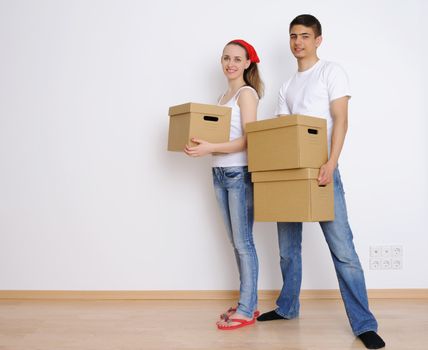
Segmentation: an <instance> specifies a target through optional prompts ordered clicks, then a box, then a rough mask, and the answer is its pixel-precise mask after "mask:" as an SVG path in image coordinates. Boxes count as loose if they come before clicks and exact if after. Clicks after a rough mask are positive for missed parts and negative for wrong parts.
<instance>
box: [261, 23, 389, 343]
mask: <svg viewBox="0 0 428 350" xmlns="http://www.w3.org/2000/svg"><path fill="white" fill-rule="evenodd" d="M321 42H322V36H321V24H320V22H319V21H318V20H317V19H316V18H315V17H314V16H311V15H300V16H298V17H296V18H295V19H294V20H293V21H292V22H291V23H290V49H291V52H292V53H293V55H294V56H295V57H296V59H297V64H298V71H297V72H296V73H295V75H294V76H293V77H292V78H291V79H290V80H288V81H287V82H286V83H285V84H284V85H283V86H282V88H281V90H280V93H279V103H278V109H277V113H276V114H278V115H280V114H304V115H311V116H317V117H322V118H325V119H327V135H328V145H329V158H328V161H327V163H325V164H324V165H322V166H321V168H320V172H319V177H318V182H319V184H320V185H326V184H329V183H331V182H334V206H335V220H334V221H325V222H320V225H321V228H322V231H323V233H324V236H325V239H326V241H327V244H328V247H329V249H330V252H331V256H332V258H333V262H334V266H335V269H336V274H337V278H338V281H339V287H340V292H341V295H342V299H343V302H344V304H345V309H346V313H347V315H348V318H349V322H350V324H351V327H352V331H353V332H354V334H355V335H356V336H357V337H359V338H360V339H361V340H362V342H363V343H364V345H365V346H366V347H367V348H368V349H379V348H382V347H384V346H385V343H384V341H383V340H382V338H381V337H380V336H379V335H378V334H377V333H376V332H377V322H376V319H375V317H374V316H373V314H372V313H371V312H370V310H369V306H368V298H367V290H366V286H365V281H364V273H363V270H362V268H361V264H360V261H359V258H358V255H357V253H356V251H355V247H354V244H353V241H352V240H353V236H352V231H351V229H350V227H349V224H348V218H347V211H346V204H345V198H344V192H343V187H342V182H341V179H340V174H339V170H338V168H337V164H338V160H339V156H340V152H341V150H342V146H343V142H344V140H345V135H346V131H347V126H348V100H349V98H350V96H351V95H350V92H349V84H348V78H347V75H346V73H345V72H344V70H343V69H342V68H341V67H340V66H339V65H338V64H336V63H333V62H327V61H324V60H320V59H319V58H318V56H317V49H318V47H319V46H320V44H321ZM278 241H279V248H280V255H281V271H282V276H283V281H284V284H283V287H282V290H281V294H280V296H279V297H278V300H277V306H278V307H277V309H275V310H273V311H270V312H267V313H264V314H262V315H260V316H259V317H258V321H270V320H278V319H292V318H295V317H297V316H298V315H299V307H300V303H299V294H300V287H301V280H302V265H301V264H302V261H301V243H302V223H301V222H299V223H286V222H279V223H278Z"/></svg>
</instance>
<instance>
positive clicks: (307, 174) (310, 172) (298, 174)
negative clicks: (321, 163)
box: [251, 168, 320, 182]
mask: <svg viewBox="0 0 428 350" xmlns="http://www.w3.org/2000/svg"><path fill="white" fill-rule="evenodd" d="M319 171H320V170H319V169H315V168H300V169H287V170H273V171H257V172H254V173H251V181H252V182H271V181H291V180H315V179H318V174H319Z"/></svg>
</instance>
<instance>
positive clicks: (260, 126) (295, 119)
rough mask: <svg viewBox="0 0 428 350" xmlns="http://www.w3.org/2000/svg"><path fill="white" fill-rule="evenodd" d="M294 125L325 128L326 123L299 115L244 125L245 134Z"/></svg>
mask: <svg viewBox="0 0 428 350" xmlns="http://www.w3.org/2000/svg"><path fill="white" fill-rule="evenodd" d="M294 125H305V126H312V127H318V128H325V127H326V126H327V121H326V120H325V119H324V118H317V117H310V116H307V115H300V114H290V115H280V116H279V117H275V118H271V119H266V120H258V121H256V122H251V123H247V124H246V125H245V132H247V133H248V132H254V131H261V130H268V129H275V128H280V127H286V126H294Z"/></svg>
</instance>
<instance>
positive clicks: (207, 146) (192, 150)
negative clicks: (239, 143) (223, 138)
mask: <svg viewBox="0 0 428 350" xmlns="http://www.w3.org/2000/svg"><path fill="white" fill-rule="evenodd" d="M191 141H192V142H194V143H197V145H196V146H193V147H190V146H188V145H186V148H185V149H184V153H186V154H187V155H188V156H190V157H202V156H206V155H207V154H210V153H213V152H214V144H212V143H209V142H207V141H204V140H199V139H194V138H193V139H192V140H191Z"/></svg>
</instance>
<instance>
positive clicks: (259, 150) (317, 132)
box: [246, 115, 334, 222]
mask: <svg viewBox="0 0 428 350" xmlns="http://www.w3.org/2000/svg"><path fill="white" fill-rule="evenodd" d="M246 133H247V147H248V168H249V170H250V171H251V172H252V177H251V178H252V181H253V183H254V218H255V220H256V221H276V222H304V221H329V220H334V201H333V200H334V194H333V184H332V183H331V184H328V185H327V186H319V185H318V180H317V178H318V173H319V168H320V167H321V165H323V164H324V163H326V162H327V159H328V147H327V126H326V120H325V119H322V118H315V117H308V116H303V115H287V116H280V117H278V118H273V119H268V120H261V121H257V122H253V123H248V124H247V125H246Z"/></svg>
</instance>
